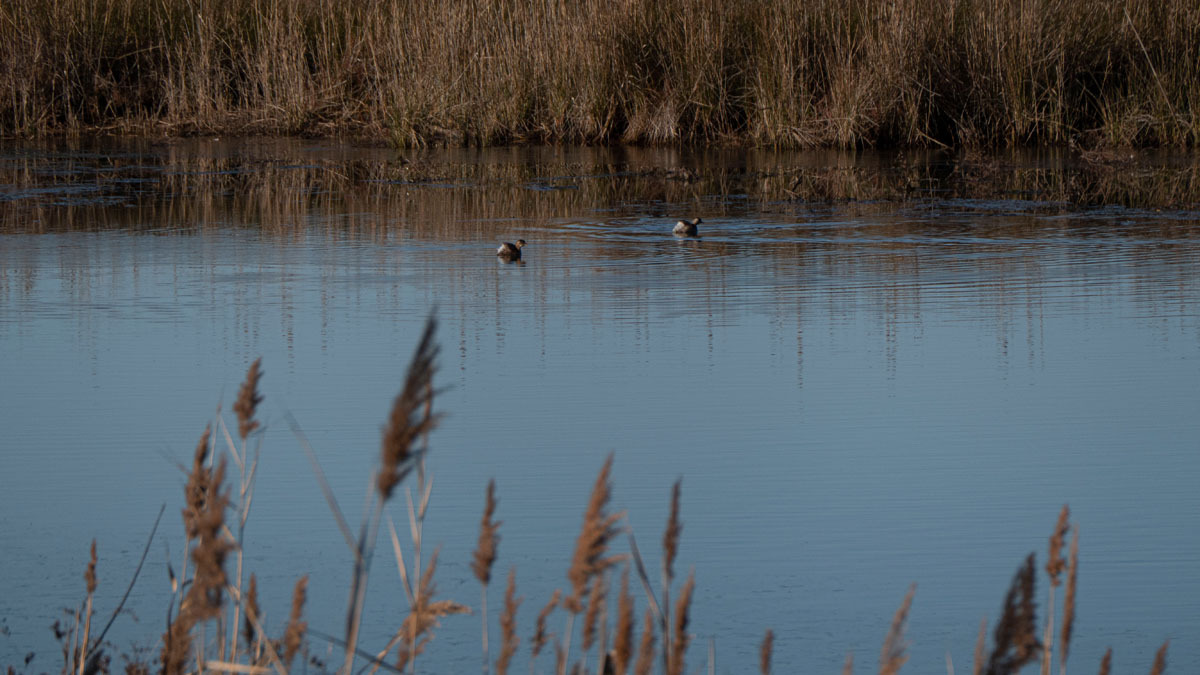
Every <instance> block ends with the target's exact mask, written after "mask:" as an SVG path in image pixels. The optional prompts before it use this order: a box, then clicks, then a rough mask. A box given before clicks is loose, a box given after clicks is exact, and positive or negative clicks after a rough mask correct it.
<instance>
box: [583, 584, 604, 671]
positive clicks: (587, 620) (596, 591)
mask: <svg viewBox="0 0 1200 675" xmlns="http://www.w3.org/2000/svg"><path fill="white" fill-rule="evenodd" d="M607 586H608V584H607V583H606V581H605V575H604V574H600V575H598V576H597V577H596V579H595V580H593V581H592V590H591V593H589V594H588V602H587V611H586V612H584V615H583V651H584V653H587V652H588V651H590V650H591V648H592V645H593V644H595V642H596V626H597V624H598V623H599V622H600V616H601V615H602V614H603V613H604V605H605V594H606V593H607V591H608V588H607Z"/></svg>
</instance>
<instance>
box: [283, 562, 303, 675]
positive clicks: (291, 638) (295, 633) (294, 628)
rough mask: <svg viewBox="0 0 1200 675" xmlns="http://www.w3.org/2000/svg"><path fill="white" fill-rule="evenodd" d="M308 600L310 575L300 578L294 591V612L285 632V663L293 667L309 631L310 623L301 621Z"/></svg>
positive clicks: (289, 616) (289, 617)
mask: <svg viewBox="0 0 1200 675" xmlns="http://www.w3.org/2000/svg"><path fill="white" fill-rule="evenodd" d="M307 598H308V575H307V574H306V575H304V576H302V577H300V580H299V581H297V582H296V587H295V588H294V589H292V611H291V613H289V614H288V623H287V628H286V629H284V631H283V663H284V665H287V666H291V664H292V660H293V659H295V658H296V653H297V652H299V651H300V645H302V644H303V643H304V633H305V632H306V631H307V630H308V622H307V621H301V620H300V617H301V616H303V614H304V601H305V600H306V599H307Z"/></svg>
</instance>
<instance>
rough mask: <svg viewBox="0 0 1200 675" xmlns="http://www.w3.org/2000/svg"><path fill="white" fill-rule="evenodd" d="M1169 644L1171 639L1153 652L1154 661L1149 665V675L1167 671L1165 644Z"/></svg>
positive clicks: (1157, 674)
mask: <svg viewBox="0 0 1200 675" xmlns="http://www.w3.org/2000/svg"><path fill="white" fill-rule="evenodd" d="M1169 644H1171V641H1170V640H1167V641H1166V642H1164V643H1162V646H1161V647H1159V648H1158V651H1157V652H1155V653H1154V663H1153V664H1151V665H1150V675H1162V674H1163V673H1165V672H1167V645H1169Z"/></svg>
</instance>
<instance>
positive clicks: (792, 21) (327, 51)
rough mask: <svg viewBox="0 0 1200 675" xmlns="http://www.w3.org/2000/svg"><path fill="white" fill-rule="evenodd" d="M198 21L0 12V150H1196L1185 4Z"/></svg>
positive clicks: (393, 12)
mask: <svg viewBox="0 0 1200 675" xmlns="http://www.w3.org/2000/svg"><path fill="white" fill-rule="evenodd" d="M202 7H203V9H202V10H199V11H197V10H196V9H194V6H193V5H192V4H191V3H187V2H184V1H183V0H167V1H165V2H160V1H156V0H110V1H109V2H104V3H95V2H90V1H89V0H60V1H59V2H55V3H44V2H40V0H11V1H10V2H6V3H4V4H3V5H0V38H2V39H0V62H2V63H5V64H6V68H5V69H4V70H3V71H0V134H4V135H41V134H47V133H62V132H66V133H79V132H81V131H82V130H85V129H102V130H115V131H130V130H132V131H139V132H143V133H154V134H160V133H162V132H164V131H166V132H168V133H176V134H179V133H221V134H229V133H238V132H254V133H275V134H304V135H329V134H346V133H353V134H360V135H367V136H372V137H376V138H387V139H390V140H391V141H392V142H394V143H396V144H401V145H420V144H427V143H433V142H449V143H457V144H500V143H510V142H520V141H542V142H545V141H549V142H556V143H562V142H566V143H612V142H625V143H676V142H692V143H714V142H715V143H729V142H738V143H751V144H758V145H770V146H788V147H810V146H814V145H838V146H861V145H885V144H898V145H921V146H936V145H939V144H965V145H979V144H991V145H1015V144H1025V143H1064V142H1065V141H1067V140H1069V139H1079V140H1081V141H1085V142H1088V143H1105V144H1128V143H1132V144H1147V145H1195V144H1196V141H1197V137H1198V133H1200V123H1198V122H1200V95H1198V94H1197V93H1196V92H1197V91H1198V90H1200V87H1198V86H1197V84H1198V82H1200V79H1198V77H1200V58H1197V57H1198V54H1200V47H1198V46H1197V45H1200V9H1198V8H1197V7H1196V5H1195V3H1192V2H1188V1H1187V0H1166V1H1165V2H1161V3H1131V2H1122V3H1097V2H1090V1H1088V0H1041V1H1039V2H1036V3H1029V2H1020V1H1019V0H981V1H977V2H922V1H921V0H900V1H898V2H892V1H889V0H853V1H851V2H835V1H834V0H815V1H805V0H783V1H781V2H772V3H754V2H745V3H733V4H730V3H724V2H719V1H718V0H664V1H663V2H657V3H653V4H646V3H637V2H633V1H632V0H582V1H579V2H575V1H568V0H549V1H548V2H542V1H534V0H505V1H503V2H492V1H491V0H465V1H463V2H454V3H442V2H437V1H436V0H411V1H408V2H399V1H397V0H376V1H375V2H369V3H335V2H326V1H320V0H282V1H280V2H265V1H264V0H225V1H224V2H213V3H206V4H205V5H203V6H202ZM530 45H533V47H532V48H531V47H530Z"/></svg>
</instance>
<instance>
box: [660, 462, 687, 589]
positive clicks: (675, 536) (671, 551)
mask: <svg viewBox="0 0 1200 675" xmlns="http://www.w3.org/2000/svg"><path fill="white" fill-rule="evenodd" d="M682 487H683V480H682V479H679V480H676V481H675V484H674V485H673V486H671V515H670V516H669V517H668V518H667V528H666V529H665V530H664V531H663V563H662V564H663V575H664V578H666V579H667V580H668V584H667V585H670V583H669V580H670V579H673V578H674V577H675V556H676V555H677V554H678V553H679V537H680V535H681V534H683V523H682V522H680V520H679V493H680V491H681V490H682Z"/></svg>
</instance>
